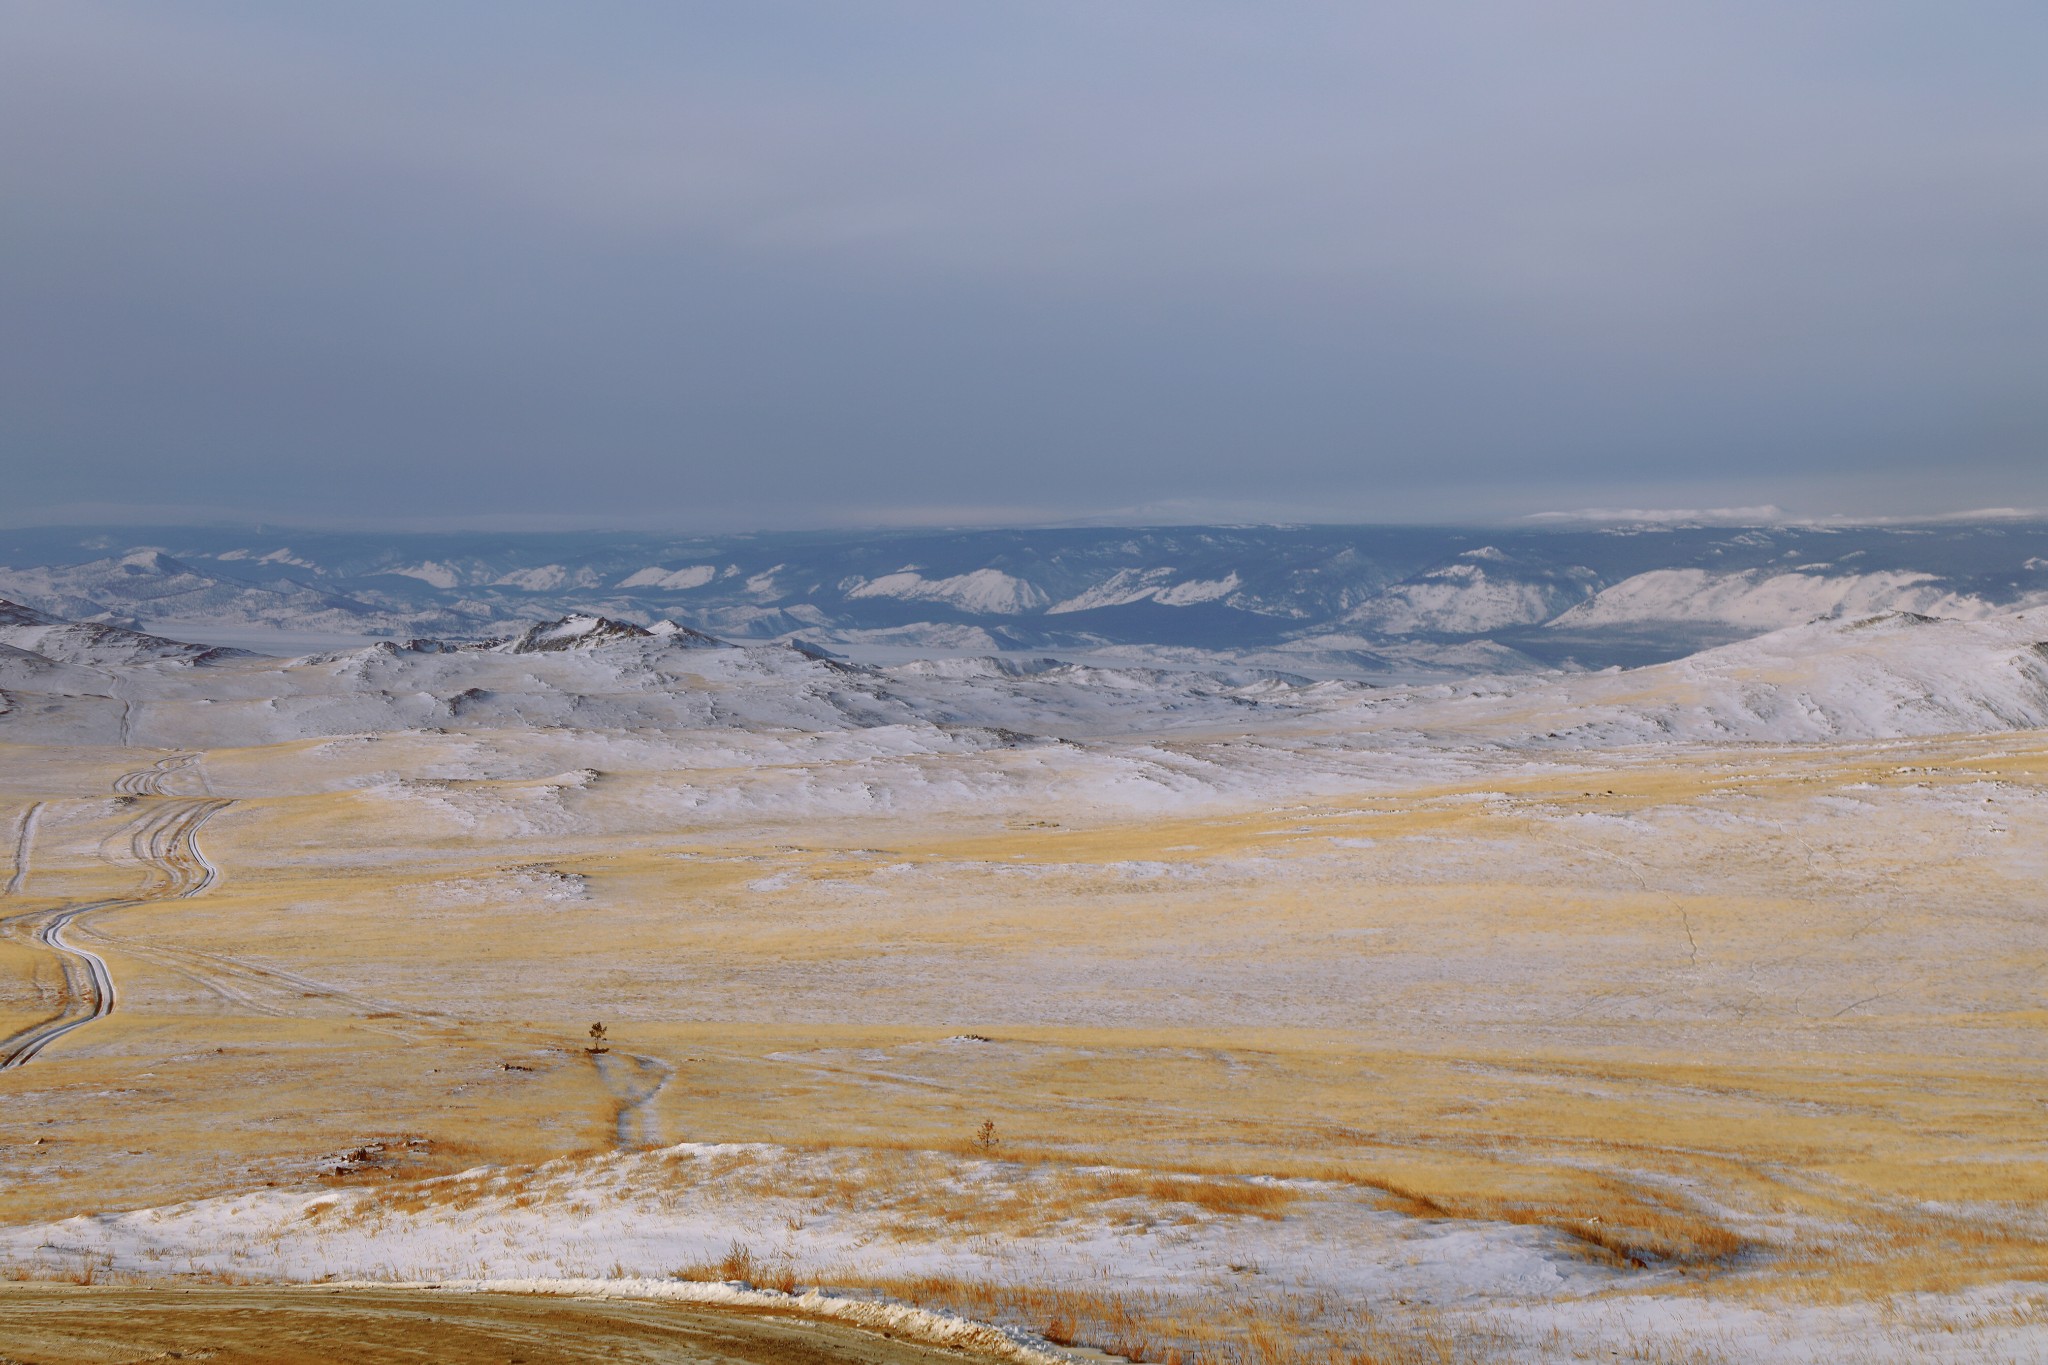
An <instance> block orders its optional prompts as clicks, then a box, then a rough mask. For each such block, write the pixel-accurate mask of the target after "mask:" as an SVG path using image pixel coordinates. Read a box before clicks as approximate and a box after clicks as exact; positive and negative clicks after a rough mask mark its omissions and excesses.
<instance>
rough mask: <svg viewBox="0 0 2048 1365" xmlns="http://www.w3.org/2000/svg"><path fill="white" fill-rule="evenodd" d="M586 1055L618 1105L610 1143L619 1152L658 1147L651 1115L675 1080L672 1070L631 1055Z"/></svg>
mask: <svg viewBox="0 0 2048 1365" xmlns="http://www.w3.org/2000/svg"><path fill="white" fill-rule="evenodd" d="M587 1055H588V1056H589V1058H590V1061H591V1065H593V1066H595V1067H596V1068H597V1074H598V1076H599V1078H600V1079H602V1080H603V1081H604V1088H605V1089H607V1090H609V1091H611V1092H612V1097H613V1098H614V1099H616V1100H617V1101H618V1102H619V1112H618V1116H617V1118H615V1119H614V1120H613V1133H612V1140H613V1142H615V1143H616V1144H617V1145H618V1146H619V1147H620V1148H621V1149H623V1150H631V1149H633V1148H637V1147H659V1146H661V1145H662V1140H661V1118H660V1116H659V1115H657V1114H656V1113H655V1112H654V1100H655V1097H656V1096H658V1095H659V1094H661V1092H662V1090H663V1088H664V1087H666V1086H667V1085H668V1083H669V1082H670V1081H671V1080H673V1079H674V1078H675V1074H676V1069H675V1068H674V1067H672V1066H670V1065H669V1064H668V1063H667V1062H664V1061H662V1060H661V1059H660V1058H659V1057H642V1056H639V1055H638V1054H635V1053H631V1052H592V1053H589V1054H587Z"/></svg>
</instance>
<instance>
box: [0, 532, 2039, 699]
mask: <svg viewBox="0 0 2048 1365" xmlns="http://www.w3.org/2000/svg"><path fill="white" fill-rule="evenodd" d="M0 596H4V597H6V598H9V599H11V600H13V601H16V602H19V603H22V604H24V605H26V606H29V607H33V608H35V609H38V610H41V611H45V612H49V613H52V614H54V615H56V616H59V617H63V618H66V619H70V620H75V621H90V622H99V623H103V624H110V625H118V626H124V627H129V628H134V629H139V630H146V631H150V632H154V633H158V634H165V635H174V636H180V637H183V638H191V639H206V640H214V641H219V642H221V643H224V644H235V645H243V646H248V647H252V648H257V649H263V650H267V651H271V652H279V651H282V652H292V651H294V650H298V649H303V648H306V647H310V646H316V645H328V646H336V645H343V644H349V643H362V642H365V641H367V640H371V639H376V638H389V639H406V638H412V637H436V638H442V639H448V640H461V639H482V638H506V637H513V636H516V635H518V634H519V632H520V631H521V630H523V629H525V628H526V627H527V626H529V625H532V624H533V623H535V622H538V621H550V620H555V619H557V618H560V617H562V616H565V615H577V616H588V617H604V618H607V619H610V620H613V621H650V620H671V621H674V622H677V623H679V625H681V626H682V627H686V628H689V629H692V630H696V631H700V632H703V633H705V634H708V635H713V636H718V637H722V638H726V639H735V640H802V641H806V642H809V643H811V644H814V645H819V646H823V647H825V648H827V649H831V650H837V651H841V652H849V651H850V652H852V653H854V654H856V655H861V656H864V657H875V658H879V657H899V658H900V657H911V656H913V655H917V654H932V655H942V654H961V653H975V654H980V653H991V652H1015V651H1024V652H1035V651H1054V652H1058V653H1061V654H1064V655H1067V656H1070V657H1072V656H1077V655H1079V654H1083V653H1088V654H1102V653H1104V652H1105V651H1107V652H1108V653H1109V654H1110V655H1111V656H1116V655H1118V654H1121V655H1122V656H1123V657H1126V658H1129V659H1133V660H1141V661H1146V662H1154V663H1166V664H1173V665H1176V666H1180V665H1185V664H1189V663H1197V664H1199V663H1204V662H1208V663H1214V662H1217V661H1219V660H1222V661H1225V662H1236V663H1268V664H1274V665H1279V666H1289V667H1296V668H1302V669H1309V670H1320V671H1325V672H1329V671H1338V672H1360V673H1369V672H1385V671H1388V670H1395V671H1401V672H1408V673H1413V672H1417V671H1422V672H1429V671H1435V672H1438V673H1443V674H1455V673H1467V672H1472V671H1499V670H1500V669H1502V668H1518V667H1534V666H1539V665H1554V664H1572V665H1577V666H1582V667H1587V668H1600V667H1605V666H1608V665H1612V664H1639V663H1647V662H1655V661H1657V660H1661V659H1671V658H1676V657H1679V656H1681V655H1684V654H1687V653H1691V652H1693V651H1696V650H1698V649H1701V648H1704V647H1708V646H1712V645H1716V644H1723V643H1728V642H1730V641H1734V640H1738V639H1743V638H1747V637H1749V636H1753V635H1757V634H1760V633H1763V632H1766V631H1771V630H1776V629H1781V628H1784V627H1788V626H1794V625H1799V624H1802V623H1804V622H1806V621H1810V620H1814V619H1816V618H1821V617H1843V616H1856V615H1868V614H1871V613H1877V612H1884V611H1911V612H1917V613H1920V614H1923V615H1931V616H1942V617H1954V618H1958V619H1972V618H1981V617H1986V616H1990V615H1994V614H1997V613H2001V612H2007V611H2011V610H2014V609H2017V608H2021V607H2024V606H2027V605H2030V604H2034V603H2042V602H2048V525H2043V524H2038V523H2023V522H1999V523H1983V524H1947V525H1938V526H1919V527H1907V526H1887V527H1826V526H1822V527H1814V526H1803V527H1797V526H1795V527H1787V526H1774V527H1750V528H1728V527H1708V526H1665V525H1659V526H1627V527H1607V528H1584V527H1579V528H1563V527H1551V526H1545V527H1537V528H1526V527H1525V528H1520V529H1501V528H1492V529H1479V528H1457V527H1447V528H1417V527H1393V528H1389V527H1299V526H1294V527H1174V528H1111V529H1073V528H1066V529H1039V530H987V531H949V532H877V533H867V534H853V533H839V532H835V533H801V534H799V533H787V534H760V535H735V536H724V537H674V538H659V537H650V536H645V535H628V534H599V533H578V534H547V535H543V534H527V535H492V536H485V535H475V534H449V535H356V534H333V533H319V534H315V533H304V532H293V533H292V534H291V535H290V536H288V537H287V536H280V535H275V534H266V533H259V532H253V531H248V530H226V529H222V530H196V529H184V528H181V529H175V530H173V529H157V530H134V529H128V530H119V531H116V530H98V531H80V530H77V529H45V530H37V531H13V532H0Z"/></svg>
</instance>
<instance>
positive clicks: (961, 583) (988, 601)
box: [842, 569, 1046, 616]
mask: <svg viewBox="0 0 2048 1365" xmlns="http://www.w3.org/2000/svg"><path fill="white" fill-rule="evenodd" d="M842 586H844V587H845V590H846V595H847V597H848V598H849V599H854V600H858V599H860V598H863V597H895V598H900V599H902V600H903V601H906V602H945V603H947V604H949V605H951V606H955V607H958V608H960V609H961V610H963V611H972V612H983V613H987V614H990V615H995V616H1015V615H1017V614H1019V613H1020V612H1027V611H1034V610H1036V609H1038V608H1039V607H1042V606H1044V605H1045V603H1046V596H1045V593H1044V592H1043V591H1041V590H1040V589H1038V588H1035V587H1033V586H1032V585H1031V584H1029V583H1026V582H1025V581H1024V580H1023V579H1021V578H1015V577H1012V576H1011V575H1009V574H1006V573H1004V572H1003V571H1002V570H1000V569H976V570H974V571H973V572H972V573H963V574H955V575H953V576H952V577H950V578H926V577H924V576H923V575H921V574H919V573H918V572H916V571H915V570H913V569H899V570H898V571H897V572H895V573H892V574H883V575H882V576H881V577H880V578H873V579H865V578H853V579H849V580H847V584H845V585H842Z"/></svg>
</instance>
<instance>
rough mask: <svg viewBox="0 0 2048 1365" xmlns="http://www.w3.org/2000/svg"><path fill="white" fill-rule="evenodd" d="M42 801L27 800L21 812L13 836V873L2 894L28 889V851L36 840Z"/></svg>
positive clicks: (12, 893) (15, 893)
mask: <svg viewBox="0 0 2048 1365" xmlns="http://www.w3.org/2000/svg"><path fill="white" fill-rule="evenodd" d="M42 813H43V803H42V802H40V801H31V802H29V805H28V809H27V810H25V811H23V812H22V813H21V830H20V833H18V834H17V835H15V838H14V875H13V876H11V877H9V878H8V879H7V889H6V891H5V893H4V894H6V895H9V896H19V895H21V894H22V892H23V891H25V890H27V889H28V851H29V847H30V845H32V844H34V843H35V840H36V821H37V820H38V819H39V818H40V817H41V816H42Z"/></svg>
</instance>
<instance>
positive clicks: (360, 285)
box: [0, 3, 2048, 524]
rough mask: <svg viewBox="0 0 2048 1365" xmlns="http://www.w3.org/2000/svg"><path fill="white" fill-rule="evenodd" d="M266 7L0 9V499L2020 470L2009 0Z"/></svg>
mask: <svg viewBox="0 0 2048 1365" xmlns="http://www.w3.org/2000/svg"><path fill="white" fill-rule="evenodd" d="M303 8H304V7H271V6H260V5H253V4H251V5H218V4H216V5H203V4H201V5H186V6H180V7H178V8H176V9H165V8H154V7H142V6H125V5H98V4H91V3H64V4H15V5H11V6H8V7H6V8H5V9H4V10H0V24H4V27H5V31H6V34H7V39H6V41H5V42H0V128H5V129H6V130H8V131H7V132H6V133H5V134H0V177H4V180H5V183H6V185H7V186H8V193H7V195H6V196H5V206H4V208H0V214H4V217H0V231H4V236H0V307H4V315H0V346H4V348H5V350H4V353H0V359H4V361H5V364H4V367H0V460H5V461H6V463H7V464H8V465H9V466H10V467H11V468H10V477H9V482H10V484H11V485H12V486H13V487H14V488H16V489H17V490H18V491H19V496H20V498H21V500H22V501H21V505H22V506H31V505H38V504H52V503H64V502H73V501H86V500H96V501H110V500H111V501H130V502H146V501H152V500H165V501H175V502H178V503H181V504H190V503H195V502H196V503H201V504H219V505H223V506H231V507H240V508H244V509H248V510H251V511H261V512H265V513H269V514H293V513H299V514H313V513H316V512H317V513H319V514H323V515H351V514H353V515H363V516H371V515H376V514H378V513H380V512H383V511H389V510H394V509H401V508H402V509H403V510H405V511H407V512H408V513H414V514H425V515H433V514H436V513H440V512H447V513H458V512H460V513H519V512H536V513H537V512H548V513H563V512H568V513H577V514H592V515H598V514H603V513H606V512H607V511H610V510H617V511H619V512H621V513H622V514H623V513H624V512H625V511H627V510H630V511H632V512H633V513H635V514H644V513H647V512H649V511H659V512H662V513H673V514H674V515H676V516H677V517H679V518H683V519H689V518H697V519H702V520H705V521H717V520H720V519H724V520H728V521H731V520H741V521H745V520H754V521H761V522H764V523H782V524H800V523H804V522H810V521H829V520H832V519H834V518H845V517H855V518H858V517H863V516H888V515H898V516H915V515H918V514H919V510H918V509H925V510H924V514H925V515H929V514H930V509H945V508H972V509H994V514H998V515H999V514H1000V512H1001V509H1004V508H1011V509H1017V510H1018V511H1019V513H1020V514H1023V515H1033V516H1040V515H1061V514H1085V513H1099V512H1104V511H1109V510H1114V509H1117V508H1125V507H1130V508H1142V507H1146V506H1153V507H1156V506H1159V505H1162V504H1169V503H1191V504H1200V505H1201V506H1203V507H1204V508H1206V509H1214V508H1228V507H1230V506H1233V505H1240V506H1246V507H1251V506H1254V505H1256V506H1257V507H1258V508H1260V509H1266V508H1275V507H1298V508H1300V509H1303V510H1304V511H1310V510H1318V509H1328V510H1329V511H1330V512H1332V513H1333V514H1339V515H1354V516H1409V515H1422V516H1431V515H1434V516H1469V515H1483V514H1489V513H1497V512H1512V511H1519V510H1533V509H1535V508H1539V507H1545V506H1558V505H1577V504H1584V503H1588V502H1624V503H1628V502H1637V503H1639V502H1642V501H1644V500H1646V499H1647V500H1649V501H1653V502H1659V501H1661V502H1669V501H1672V500H1673V499H1674V498H1676V499H1677V500H1680V501H1705V502H1709V503H1713V502H1755V501H1764V500H1770V501H1776V502H1779V503H1782V504H1785V505H1788V506H1801V505H1802V504H1803V505H1804V510H1812V511H1831V510H1844V511H1871V512H1878V511H1916V510H1926V509H1925V505H1926V503H1927V502H1928V500H1929V499H1930V498H1932V499H1935V500H1936V502H1937V503H1938V504H1940V505H1968V504H1978V503H1987V502H1990V503H2029V502H2034V503H2039V502H2044V501H2048V476H2044V475H2043V474H2042V473H2041V471H2040V466H2042V465H2044V464H2048V461H2043V460H2041V459H2040V455H2041V451H2042V444H2043V442H2042V438H2043V436H2044V434H2048V403H2044V400H2043V399H2042V397H2041V396H2040V392H2041V390H2042V387H2043V386H2042V385H2041V384H2040V383H2039V378H2038V377H2039V375H2040V374H2042V373H2043V372H2044V371H2048V366H2044V362H2048V308H2044V307H2043V305H2044V303H2048V278H2044V274H2048V269H2044V265H2043V253H2042V251H2041V249H2040V245H2039V244H2040V243H2041V242H2042V241H2044V240H2048V175H2044V174H2043V172H2044V170H2048V96H2044V95H2043V94H2042V93H2041V89H2040V83H2039V81H2038V79H2037V73H2036V72H2035V71H2034V70H2032V69H2031V66H2032V64H2031V63H2030V62H2029V61H2028V59H2027V58H2028V54H2029V53H2035V54H2037V53H2039V52H2040V51H2041V50H2042V40H2043V39H2044V38H2048V13H2044V12H2042V11H2040V10H2039V9H2038V8H2037V7H2030V6H2002V5H1992V4H1977V5H1964V6H1954V7H1942V8H1941V9H1940V10H1939V11H1937V10H1936V9H1935V8H1933V7H1928V6H1890V5H1870V4H1858V5H1828V4H1813V5H1804V6H1800V7H1797V8H1796V10H1795V9H1794V8H1793V7H1784V6H1765V5H1739V4H1716V5H1711V6H1710V5H1696V6H1687V7H1675V6H1663V7H1654V8H1652V7H1644V6H1630V5H1619V4H1616V5H1591V4H1555V5H1544V6H1530V5H1521V4H1514V5H1507V4H1503V5H1469V6H1458V7H1445V6H1420V5H1416V6H1360V5H1329V6H1317V5H1285V4H1283V5H1260V6H1250V5H1223V4H1205V3H1175V4H1166V3H1156V4H1148V3H1132V4H1119V5H1114V6H1102V5H1081V4H1039V3H1034V4H1016V5H1006V6H989V5H971V6H963V5H953V4H944V5H942V4H936V3H934V4H924V5H909V4H868V5H861V6H847V5H838V4H776V3H764V4H749V5H746V6H729V5H687V4H679V5H639V4H609V5H595V6H575V7H569V6H555V7H539V6H524V5H482V4H475V5H463V4H447V5H439V6H433V7H420V6H405V5H375V4H371V5H350V6H336V7H331V8H330V9H329V10H327V11H326V12H324V13H322V14H318V15H308V14H304V13H300V12H299V11H300V10H302V9H303ZM1816 503H1819V504H1820V505H1815V504H1816Z"/></svg>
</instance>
